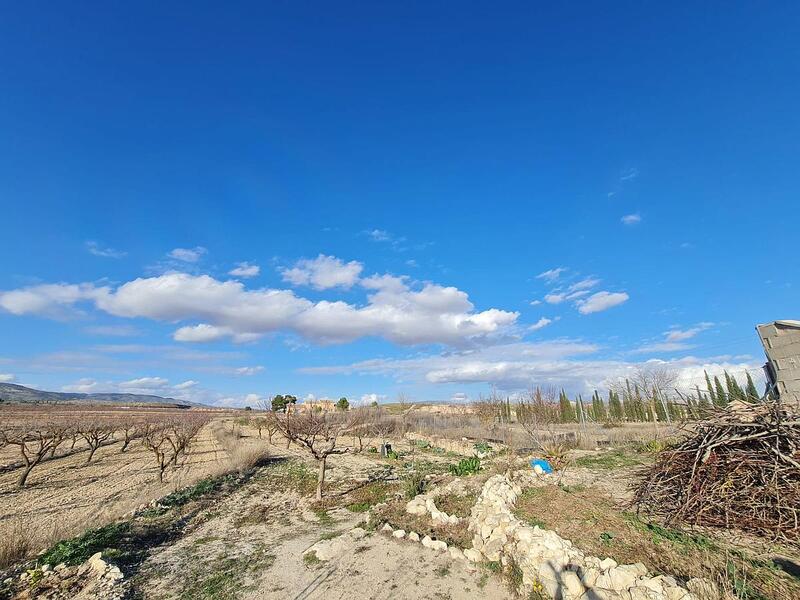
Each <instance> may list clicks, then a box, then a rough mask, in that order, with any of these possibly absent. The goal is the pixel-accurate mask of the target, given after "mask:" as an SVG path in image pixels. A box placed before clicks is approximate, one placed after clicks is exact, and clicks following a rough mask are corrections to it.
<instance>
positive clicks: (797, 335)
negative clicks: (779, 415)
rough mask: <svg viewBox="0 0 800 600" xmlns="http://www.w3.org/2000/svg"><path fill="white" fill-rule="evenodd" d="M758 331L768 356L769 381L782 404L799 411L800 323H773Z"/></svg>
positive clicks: (766, 366)
mask: <svg viewBox="0 0 800 600" xmlns="http://www.w3.org/2000/svg"><path fill="white" fill-rule="evenodd" d="M756 330H757V331H758V336H759V337H760V338H761V343H762V345H763V346H764V352H766V354H767V364H766V365H764V370H765V371H766V375H767V381H768V382H769V383H771V384H772V385H774V386H775V391H776V392H777V393H778V395H779V396H780V398H781V400H782V401H784V402H786V403H787V404H793V405H794V406H796V407H797V408H800V321H773V322H772V323H766V324H764V325H757V326H756Z"/></svg>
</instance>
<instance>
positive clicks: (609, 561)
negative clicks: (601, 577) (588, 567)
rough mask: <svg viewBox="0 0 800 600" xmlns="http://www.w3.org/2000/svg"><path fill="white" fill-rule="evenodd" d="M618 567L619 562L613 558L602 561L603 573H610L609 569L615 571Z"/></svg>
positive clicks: (601, 568)
mask: <svg viewBox="0 0 800 600" xmlns="http://www.w3.org/2000/svg"><path fill="white" fill-rule="evenodd" d="M616 566H617V561H615V560H614V559H613V558H604V559H603V560H601V561H600V570H601V571H608V570H609V569H613V568H614V567H616Z"/></svg>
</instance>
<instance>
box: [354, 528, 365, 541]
mask: <svg viewBox="0 0 800 600" xmlns="http://www.w3.org/2000/svg"><path fill="white" fill-rule="evenodd" d="M365 535H367V532H366V531H364V530H363V529H362V528H361V527H355V528H353V529H351V530H350V537H352V538H354V539H357V540H360V539H361V538H363V537H364V536H365Z"/></svg>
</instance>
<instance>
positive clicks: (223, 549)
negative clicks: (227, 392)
mask: <svg viewBox="0 0 800 600" xmlns="http://www.w3.org/2000/svg"><path fill="white" fill-rule="evenodd" d="M247 434H248V437H247V438H245V440H244V443H258V442H257V438H253V437H252V436H250V432H249V431H248V432H247ZM268 448H269V449H270V454H271V455H272V456H273V457H277V458H292V459H300V460H303V461H304V462H307V463H308V464H309V466H310V467H313V463H311V462H310V461H309V459H308V455H307V454H306V453H305V451H303V450H302V449H300V448H296V447H294V446H292V447H291V448H290V449H288V450H287V449H286V447H285V445H284V444H277V445H275V446H268ZM329 464H330V470H329V475H328V477H329V482H330V487H329V491H330V490H332V489H343V488H346V487H348V486H349V485H351V484H353V483H355V482H357V481H359V480H364V479H365V478H366V477H367V476H368V475H369V473H371V472H374V471H375V470H376V469H380V468H381V466H382V465H383V463H382V462H381V461H379V460H376V459H375V457H374V455H371V456H370V455H367V454H363V453H362V454H344V455H338V456H334V457H332V458H331V459H330V463H329ZM310 501H311V499H310V498H308V497H301V496H300V495H298V494H297V493H295V492H293V491H291V490H287V489H282V488H280V489H279V488H276V487H275V486H274V485H272V484H271V483H270V480H269V478H267V477H262V478H260V477H258V476H257V477H255V478H253V479H252V480H251V481H250V482H248V483H247V484H246V485H245V486H244V487H242V488H241V489H239V490H237V491H236V492H235V493H233V494H232V495H230V496H229V497H227V498H225V499H223V500H221V501H220V502H219V503H218V504H217V505H215V507H214V510H213V513H214V517H213V518H211V519H209V520H208V521H206V522H204V523H202V524H200V525H199V526H198V527H196V528H194V529H193V530H192V531H191V532H190V533H188V534H187V535H185V536H184V537H183V538H181V539H180V540H178V541H177V542H173V543H172V544H170V545H169V546H165V547H162V548H157V549H155V550H154V551H153V552H152V554H151V556H150V558H148V559H147V561H146V562H145V563H144V565H143V566H142V568H141V570H140V575H139V576H138V578H139V581H140V586H139V590H140V591H141V593H142V597H143V598H145V599H147V600H156V599H157V600H165V599H169V598H188V597H215V596H213V595H208V593H209V592H208V591H209V590H210V589H215V588H214V586H215V585H217V586H221V587H218V588H216V593H217V594H219V596H218V597H224V598H233V597H237V598H242V599H244V600H286V599H295V600H322V599H324V600H350V599H358V600H361V599H364V600H368V599H369V600H377V599H378V598H388V597H391V598H397V599H399V600H411V599H427V598H430V599H432V600H433V599H436V600H443V599H448V598H452V599H458V600H460V599H464V600H466V599H467V598H476V597H481V598H497V599H505V598H511V596H510V595H509V593H508V592H507V590H506V589H505V588H504V587H502V585H501V583H500V581H499V580H498V578H496V577H487V576H485V574H484V573H482V572H480V571H476V570H475V569H474V568H470V567H469V566H468V564H467V563H466V562H465V561H454V560H452V559H451V558H450V556H449V554H446V553H445V554H440V553H437V552H436V551H434V550H431V549H428V548H425V547H423V546H422V545H421V544H418V543H413V542H409V541H402V540H396V539H394V538H389V537H386V536H384V535H382V534H379V533H374V534H370V535H368V536H366V537H364V538H361V539H358V540H356V539H352V540H351V539H350V538H347V537H346V536H343V537H342V538H340V539H343V540H346V541H347V545H346V546H345V547H344V548H343V549H342V551H341V552H340V553H339V554H338V555H337V556H335V557H334V558H332V559H331V560H329V561H323V562H321V563H318V564H306V562H305V561H304V560H303V555H304V554H305V553H306V551H307V550H308V549H309V548H310V547H311V546H313V545H314V544H315V543H316V542H318V541H319V540H320V539H321V538H322V537H323V536H325V535H329V536H330V535H335V534H337V533H346V532H347V531H349V530H351V529H352V528H353V527H355V526H357V525H358V524H359V523H360V522H361V521H363V518H364V516H363V515H361V514H354V513H351V512H349V511H347V510H345V509H336V510H332V511H330V513H329V517H330V518H332V519H333V522H328V520H327V519H326V520H323V521H320V518H319V516H318V515H317V514H315V513H314V512H313V511H312V510H311V506H310ZM253 514H257V515H258V518H255V519H250V518H247V517H248V515H253ZM234 563H235V564H236V565H239V566H237V567H231V565H232V564H234ZM221 565H227V566H226V567H223V566H221ZM225 568H227V569H232V570H233V571H236V572H237V573H238V574H237V575H236V578H238V583H236V584H233V583H231V581H233V579H232V580H231V581H228V580H224V581H222V580H215V579H214V574H215V573H219V572H221V571H223V570H224V569H225ZM237 569H239V571H237ZM226 586H233V587H234V588H235V592H233V593H232V592H231V591H230V590H231V589H232V588H231V587H226ZM229 593H230V595H228V594H229ZM204 594H205V595H204Z"/></svg>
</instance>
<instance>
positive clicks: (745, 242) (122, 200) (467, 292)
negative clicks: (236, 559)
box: [0, 2, 800, 405]
mask: <svg viewBox="0 0 800 600" xmlns="http://www.w3.org/2000/svg"><path fill="white" fill-rule="evenodd" d="M159 4H163V3H153V4H151V5H147V6H145V5H142V6H139V7H132V6H130V5H129V4H125V3H115V2H111V3H102V4H100V3H96V4H88V3H87V4H85V5H83V6H74V5H71V6H66V5H64V6H48V7H47V8H46V9H45V8H43V7H41V6H37V5H35V4H33V3H27V4H25V5H19V4H18V5H15V6H13V7H8V8H7V9H6V10H5V11H4V16H3V19H2V20H0V76H1V77H2V81H3V92H2V94H0V131H2V135H0V214H1V215H2V224H3V227H2V229H1V231H2V246H1V247H2V250H0V257H2V260H0V339H2V344H1V345H0V379H4V380H7V381H15V382H18V383H23V384H29V385H34V386H37V387H41V388H46V389H54V390H61V389H63V390H74V391H117V390H128V391H140V392H141V391H144V392H148V391H149V392H152V393H157V394H162V395H170V396H176V397H185V398H191V399H196V400H201V401H205V402H215V403H222V404H238V405H241V404H244V403H252V402H253V401H254V400H255V398H256V397H263V396H266V395H269V394H274V393H294V394H296V395H298V396H301V397H306V396H308V395H309V394H311V395H314V396H316V397H325V396H330V397H339V396H341V395H347V396H348V397H350V398H354V399H356V400H358V399H361V398H362V397H363V398H365V399H371V398H373V397H377V398H379V399H384V398H385V399H392V398H394V397H395V396H396V395H397V394H398V393H400V392H402V393H405V394H406V395H407V396H409V397H410V398H412V399H414V400H420V401H422V400H449V399H451V398H456V399H462V398H474V397H476V396H477V395H478V394H480V393H487V392H488V391H489V390H490V389H491V386H495V387H497V388H498V389H500V390H501V391H503V392H507V393H513V392H515V391H518V390H521V389H525V388H527V387H528V386H530V385H536V384H548V385H549V384H552V385H558V386H564V387H566V388H567V389H568V390H570V391H571V392H573V393H576V392H587V391H589V390H591V389H594V388H595V387H601V388H602V387H604V386H606V385H608V383H609V382H610V381H613V380H614V379H615V378H617V377H620V376H623V375H625V374H626V373H630V372H631V371H632V370H635V369H636V368H639V367H640V366H641V365H653V364H661V363H660V362H657V361H663V362H665V363H666V364H667V366H668V367H669V368H672V369H675V370H676V371H677V372H678V373H679V374H680V377H681V381H682V382H684V383H686V384H687V385H688V384H691V383H694V382H699V379H698V378H699V377H700V376H701V375H702V370H703V368H707V369H710V370H711V371H712V372H718V371H719V370H720V369H722V368H728V369H731V370H733V371H737V372H738V373H740V374H742V373H743V372H744V370H747V369H750V370H751V371H752V372H753V373H754V374H756V373H757V372H758V371H757V370H758V367H759V365H760V364H761V362H762V351H761V349H760V345H759V343H758V339H757V337H756V334H755V331H754V325H755V324H756V323H760V322H766V321H770V320H774V319H786V318H793V317H794V318H796V317H797V314H795V313H796V310H797V306H798V295H797V290H798V285H800V275H799V274H800V269H799V267H800V254H799V253H798V252H797V243H796V239H797V233H796V232H797V229H798V226H797V223H798V222H800V202H798V178H797V174H798V173H800V164H799V163H800V142H799V140H800V122H799V121H798V112H797V107H798V106H800V86H798V84H797V82H798V80H799V77H798V76H800V72H799V71H800V69H799V68H798V67H800V46H798V44H797V43H796V38H795V35H796V32H797V30H798V25H800V18H799V17H800V8H798V6H797V5H796V4H795V3H768V4H760V5H755V4H752V3H733V4H731V3H719V4H717V5H713V4H706V5H704V6H703V7H702V8H698V7H697V5H696V4H694V3H685V4H683V5H675V4H674V3H673V4H671V5H663V6H659V5H656V4H654V3H615V4H614V5H608V4H605V5H603V4H600V3H594V4H583V5H578V4H577V3H576V4H572V5H570V6H564V7H554V6H545V5H544V4H542V5H540V6H538V7H537V6H535V5H532V4H531V3H500V4H498V3H491V4H489V3H486V4H479V3H467V4H463V5H460V6H459V8H458V10H455V8H454V7H453V6H452V5H448V4H447V3H441V4H436V3H434V4H431V3H403V5H402V6H394V7H391V6H378V5H376V3H366V2H365V3H340V4H337V5H336V6H333V5H331V4H330V3H251V4H245V3H226V4H224V5H223V4H216V5H212V4H208V3H191V4H185V5H182V6H178V5H173V6H172V7H165V6H161V5H159ZM379 4H381V3H379ZM793 311H794V312H793ZM654 361H656V362H654ZM373 395H374V396H373Z"/></svg>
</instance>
